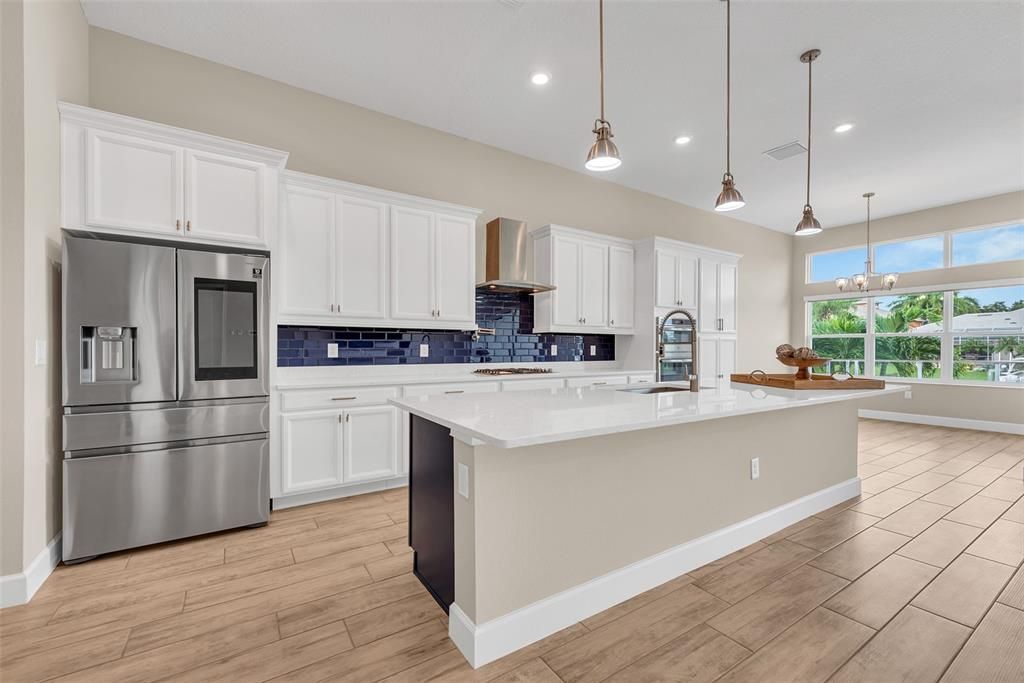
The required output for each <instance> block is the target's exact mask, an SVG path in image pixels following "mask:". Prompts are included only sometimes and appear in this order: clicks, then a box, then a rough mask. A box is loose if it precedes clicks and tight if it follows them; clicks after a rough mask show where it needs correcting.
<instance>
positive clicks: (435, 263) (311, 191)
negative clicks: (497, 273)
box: [276, 171, 479, 330]
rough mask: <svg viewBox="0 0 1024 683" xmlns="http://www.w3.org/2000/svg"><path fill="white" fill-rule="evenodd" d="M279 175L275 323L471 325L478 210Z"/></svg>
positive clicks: (473, 320)
mask: <svg viewBox="0 0 1024 683" xmlns="http://www.w3.org/2000/svg"><path fill="white" fill-rule="evenodd" d="M284 178H285V182H284V184H283V186H284V197H285V211H284V213H285V220H284V225H283V228H282V231H281V239H280V240H279V249H278V251H279V252H280V253H281V254H282V255H283V258H284V262H285V264H284V265H285V269H284V270H285V274H284V276H283V284H282V286H281V287H279V288H277V289H276V291H277V292H278V299H277V301H278V314H279V318H280V320H281V322H284V323H292V324H318V323H320V324H344V325H350V326H353V327H356V326H361V327H416V328H419V327H425V328H430V329H460V330H466V329H474V328H475V327H476V286H475V275H476V216H477V215H478V213H479V212H478V211H476V210H475V209H467V208H465V207H459V206H456V205H454V204H441V203H440V202H434V201H432V200H425V199H422V200H421V199H418V198H416V197H409V196H408V195H400V194H396V193H393V192H386V191H384V190H375V189H373V188H369V187H363V186H361V185H353V184H351V183H345V182H342V181H340V180H332V179H330V178H320V177H317V176H311V175H306V174H304V173H296V172H294V171H287V172H285V173H284ZM438 209H443V211H441V210H438ZM307 264H308V267H307ZM310 290H312V292H311V291H310ZM324 292H326V294H324Z"/></svg>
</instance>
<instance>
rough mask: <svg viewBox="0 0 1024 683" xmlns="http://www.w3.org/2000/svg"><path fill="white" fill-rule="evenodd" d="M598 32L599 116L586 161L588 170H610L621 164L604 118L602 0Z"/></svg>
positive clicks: (610, 131) (602, 2) (600, 1)
mask: <svg viewBox="0 0 1024 683" xmlns="http://www.w3.org/2000/svg"><path fill="white" fill-rule="evenodd" d="M597 7H598V10H597V11H598V15H597V16H598V20H597V21H598V33H599V44H600V49H599V55H600V57H599V64H600V76H601V81H600V83H601V117H600V118H599V119H597V121H595V122H594V135H596V136H597V139H596V140H595V141H594V144H593V145H591V146H590V151H589V152H588V153H587V162H586V164H584V166H585V167H586V169H587V170H588V171H611V170H612V169H616V168H618V167H619V166H621V165H622V159H621V158H620V157H619V148H618V147H616V146H615V143H614V142H612V137H613V136H612V126H611V124H610V123H608V121H607V120H605V118H604V0H598V5H597Z"/></svg>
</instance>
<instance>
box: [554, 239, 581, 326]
mask: <svg viewBox="0 0 1024 683" xmlns="http://www.w3.org/2000/svg"><path fill="white" fill-rule="evenodd" d="M551 248H552V251H553V252H554V254H553V256H552V258H551V262H552V264H551V265H552V268H551V271H552V275H553V276H554V277H553V278H552V280H553V281H552V284H553V285H554V286H555V291H553V292H552V293H551V298H552V300H553V311H552V313H553V315H552V317H553V319H554V320H553V322H554V324H555V325H569V326H573V327H579V326H580V325H581V324H582V323H581V322H580V321H581V319H582V317H583V316H582V314H581V313H580V243H579V242H578V241H576V240H572V239H567V238H565V237H560V236H558V235H556V236H554V237H553V238H552V244H551Z"/></svg>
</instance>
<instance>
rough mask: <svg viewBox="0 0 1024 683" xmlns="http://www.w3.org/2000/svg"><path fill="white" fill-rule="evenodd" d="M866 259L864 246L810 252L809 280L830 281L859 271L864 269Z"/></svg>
mask: <svg viewBox="0 0 1024 683" xmlns="http://www.w3.org/2000/svg"><path fill="white" fill-rule="evenodd" d="M866 259H867V249H866V248H864V247H859V248H856V249H844V250H843V251H826V252H823V253H821V254H812V255H811V263H810V266H811V279H810V282H831V281H832V280H835V279H836V278H837V277H847V276H848V275H850V274H851V273H859V272H861V271H862V270H864V261H865V260H866Z"/></svg>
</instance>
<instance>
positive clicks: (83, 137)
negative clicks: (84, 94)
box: [59, 103, 288, 248]
mask: <svg viewBox="0 0 1024 683" xmlns="http://www.w3.org/2000/svg"><path fill="white" fill-rule="evenodd" d="M59 109H60V118H61V224H62V226H63V227H65V228H70V229H90V230H98V231H102V232H118V233H125V234H133V235H154V234H155V235H160V236H163V237H167V238H171V239H175V238H177V239H181V240H183V241H195V242H203V243H209V244H225V243H226V244H242V245H253V246H258V247H261V248H267V247H268V246H269V245H270V242H271V241H272V235H273V232H274V227H275V224H276V220H277V192H278V188H277V184H278V176H279V173H280V171H281V170H282V169H283V168H284V164H285V161H286V160H287V158H288V155H287V154H286V153H285V152H280V151H277V150H273V149H267V148H264V147H256V146H254V145H249V144H246V143H242V142H236V141H233V140H226V139H224V138H218V137H214V136H211V135H206V134H203V133H197V132H194V131H189V130H184V129H181V128H172V127H171V126H165V125H162V124H157V123H150V122H148V121H142V120H140V119H134V118H131V117H127V116H120V115H118V114H110V113H108V112H103V111H98V110H95V109H89V108H87V107H80V106H77V105H72V104H65V103H60V104H59Z"/></svg>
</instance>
